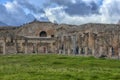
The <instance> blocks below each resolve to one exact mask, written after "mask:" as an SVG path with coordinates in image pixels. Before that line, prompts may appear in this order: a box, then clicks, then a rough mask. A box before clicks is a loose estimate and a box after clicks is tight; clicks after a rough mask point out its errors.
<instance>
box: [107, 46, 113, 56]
mask: <svg viewBox="0 0 120 80" xmlns="http://www.w3.org/2000/svg"><path fill="white" fill-rule="evenodd" d="M108 56H109V58H111V57H112V48H111V47H110V48H109V54H108Z"/></svg>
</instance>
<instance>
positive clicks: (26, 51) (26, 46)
mask: <svg viewBox="0 0 120 80" xmlns="http://www.w3.org/2000/svg"><path fill="white" fill-rule="evenodd" d="M27 53H28V42H27V40H25V54H27Z"/></svg>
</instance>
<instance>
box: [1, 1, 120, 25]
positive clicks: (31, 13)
mask: <svg viewBox="0 0 120 80" xmlns="http://www.w3.org/2000/svg"><path fill="white" fill-rule="evenodd" d="M34 19H37V20H40V21H50V22H56V23H58V24H62V23H65V24H75V25H80V24H85V23H117V22H118V21H119V20H120V0H0V22H3V23H6V24H7V25H22V24H24V23H28V22H31V21H33V20H34Z"/></svg>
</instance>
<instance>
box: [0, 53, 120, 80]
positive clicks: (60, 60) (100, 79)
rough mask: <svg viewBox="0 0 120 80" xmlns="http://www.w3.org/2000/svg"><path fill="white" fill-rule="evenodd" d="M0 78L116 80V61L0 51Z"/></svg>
mask: <svg viewBox="0 0 120 80" xmlns="http://www.w3.org/2000/svg"><path fill="white" fill-rule="evenodd" d="M0 80H120V61H119V60H109V59H96V58H93V57H81V56H65V55H53V54H51V55H42V54H41V55H0Z"/></svg>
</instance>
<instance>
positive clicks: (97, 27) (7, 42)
mask: <svg viewBox="0 0 120 80" xmlns="http://www.w3.org/2000/svg"><path fill="white" fill-rule="evenodd" d="M19 53H23V54H30V53H36V54H40V53H46V54H47V53H48V54H49V53H58V54H68V55H69V54H76V55H92V56H98V57H99V56H101V55H104V56H107V57H112V56H117V57H119V56H120V25H119V24H118V25H117V24H92V23H89V24H84V25H80V26H77V25H66V24H60V25H59V24H53V23H50V22H39V21H36V20H35V21H33V22H31V23H27V24H24V25H22V26H20V27H0V54H19Z"/></svg>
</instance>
